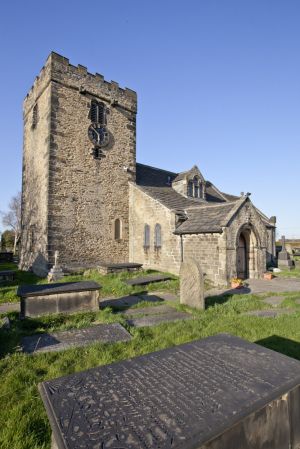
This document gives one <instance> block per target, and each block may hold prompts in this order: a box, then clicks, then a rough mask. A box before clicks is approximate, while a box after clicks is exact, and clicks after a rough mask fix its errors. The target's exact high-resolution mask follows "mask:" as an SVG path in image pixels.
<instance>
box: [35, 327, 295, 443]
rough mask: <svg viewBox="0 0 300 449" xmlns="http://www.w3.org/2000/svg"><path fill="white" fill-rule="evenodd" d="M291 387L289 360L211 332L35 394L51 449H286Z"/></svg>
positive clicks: (291, 427)
mask: <svg viewBox="0 0 300 449" xmlns="http://www.w3.org/2000/svg"><path fill="white" fill-rule="evenodd" d="M299 384H300V362H299V361H297V360H294V359H290V358H289V357H286V356H284V355H282V354H279V353H277V352H274V351H271V350H269V349H266V348H264V347H261V346H258V345H255V344H253V343H249V342H247V341H244V340H241V339H239V338H237V337H233V336H230V335H226V334H220V335H216V336H214V337H210V338H206V339H204V340H199V341H194V342H191V343H188V344H184V345H180V346H175V347H173V348H170V349H165V350H163V351H158V352H155V353H151V354H147V355H144V356H141V357H136V358H134V359H130V360H125V361H122V362H119V363H114V364H112V365H107V366H100V367H97V368H94V369H91V370H87V371H84V372H81V373H76V374H73V375H71V376H67V377H62V378H59V379H54V380H50V381H46V382H43V383H42V384H40V385H39V390H40V393H41V396H42V399H43V401H44V404H45V407H46V410H47V414H48V417H49V420H50V424H51V427H52V430H53V433H54V440H55V441H56V444H57V447H58V448H59V449H75V448H76V449H83V448H91V449H98V448H122V449H158V448H159V449H171V448H173V449H179V448H180V449H195V448H197V449H225V448H226V449H233V448H234V449H289V448H290V449H296V448H297V447H298V445H299V444H300V432H299V419H300V407H299V403H300V390H299ZM53 447H54V446H53Z"/></svg>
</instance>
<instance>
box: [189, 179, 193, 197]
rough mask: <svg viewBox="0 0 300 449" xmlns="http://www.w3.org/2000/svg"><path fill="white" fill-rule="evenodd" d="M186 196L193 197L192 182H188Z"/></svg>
mask: <svg viewBox="0 0 300 449" xmlns="http://www.w3.org/2000/svg"><path fill="white" fill-rule="evenodd" d="M188 196H194V189H193V181H189V182H188Z"/></svg>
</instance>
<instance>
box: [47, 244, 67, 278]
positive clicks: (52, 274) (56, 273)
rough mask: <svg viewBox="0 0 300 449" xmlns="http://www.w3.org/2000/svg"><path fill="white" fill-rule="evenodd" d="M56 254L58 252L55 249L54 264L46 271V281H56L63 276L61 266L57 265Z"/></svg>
mask: <svg viewBox="0 0 300 449" xmlns="http://www.w3.org/2000/svg"><path fill="white" fill-rule="evenodd" d="M58 256H59V252H58V251H55V253H54V265H53V267H52V268H51V270H50V271H49V273H48V276H47V279H48V282H49V283H50V282H56V281H59V280H60V279H62V278H63V277H64V273H63V270H62V268H61V267H60V266H59V265H58Z"/></svg>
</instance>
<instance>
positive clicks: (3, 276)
mask: <svg viewBox="0 0 300 449" xmlns="http://www.w3.org/2000/svg"><path fill="white" fill-rule="evenodd" d="M15 278H16V272H15V271H13V270H3V271H0V283H2V282H6V281H14V280H15Z"/></svg>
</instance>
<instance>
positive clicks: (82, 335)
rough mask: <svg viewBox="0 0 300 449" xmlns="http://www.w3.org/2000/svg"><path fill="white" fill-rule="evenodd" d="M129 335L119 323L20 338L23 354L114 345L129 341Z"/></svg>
mask: <svg viewBox="0 0 300 449" xmlns="http://www.w3.org/2000/svg"><path fill="white" fill-rule="evenodd" d="M130 339H131V335H130V334H129V332H127V330H126V329H124V327H123V326H121V324H119V323H112V324H97V325H95V326H91V327H88V328H85V329H72V330H70V331H62V332H55V333H51V334H36V335H32V336H30V337H23V338H22V342H21V344H22V348H23V351H24V352H28V353H37V352H54V351H62V350H64V349H69V348H71V347H77V346H86V345H88V344H91V343H94V342H99V343H115V342H117V341H129V340H130Z"/></svg>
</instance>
